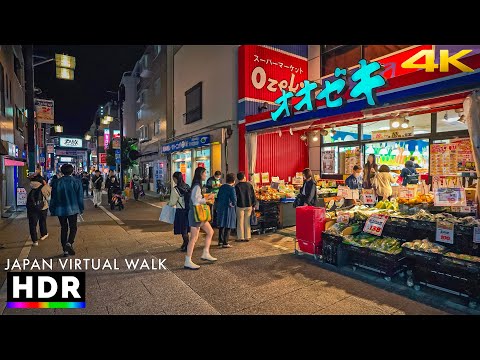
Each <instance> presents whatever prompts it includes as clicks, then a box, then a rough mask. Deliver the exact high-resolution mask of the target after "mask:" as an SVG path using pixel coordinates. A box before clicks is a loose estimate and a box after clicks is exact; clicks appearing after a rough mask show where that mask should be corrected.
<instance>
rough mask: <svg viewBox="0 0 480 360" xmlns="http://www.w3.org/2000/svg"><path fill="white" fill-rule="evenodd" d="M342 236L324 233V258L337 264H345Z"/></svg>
mask: <svg viewBox="0 0 480 360" xmlns="http://www.w3.org/2000/svg"><path fill="white" fill-rule="evenodd" d="M342 241H343V237H342V236H337V235H333V234H329V233H326V232H323V233H322V260H323V262H325V263H327V264H331V265H335V266H343V265H344V261H343V258H344V257H343V256H342V255H343V249H342Z"/></svg>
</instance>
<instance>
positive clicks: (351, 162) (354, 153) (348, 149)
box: [338, 146, 363, 175]
mask: <svg viewBox="0 0 480 360" xmlns="http://www.w3.org/2000/svg"><path fill="white" fill-rule="evenodd" d="M338 162H339V164H338V168H339V173H340V174H344V175H351V174H352V173H353V167H354V166H355V165H359V166H362V160H361V158H360V148H359V147H358V146H341V147H340V148H339V150H338ZM362 167H363V166H362Z"/></svg>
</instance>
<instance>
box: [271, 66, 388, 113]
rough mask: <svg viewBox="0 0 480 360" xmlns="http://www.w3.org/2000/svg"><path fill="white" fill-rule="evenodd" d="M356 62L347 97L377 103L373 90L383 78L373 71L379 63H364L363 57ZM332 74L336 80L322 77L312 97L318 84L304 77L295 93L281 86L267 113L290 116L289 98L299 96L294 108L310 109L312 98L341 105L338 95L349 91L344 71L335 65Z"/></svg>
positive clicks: (371, 103)
mask: <svg viewBox="0 0 480 360" xmlns="http://www.w3.org/2000/svg"><path fill="white" fill-rule="evenodd" d="M358 63H359V65H360V67H359V68H358V69H356V70H355V72H353V74H352V75H351V77H350V79H351V80H352V81H353V82H354V84H355V85H354V86H353V87H352V89H351V90H350V93H349V96H350V97H351V98H353V99H357V98H361V97H365V98H366V99H367V104H368V105H369V106H375V105H378V104H377V99H376V91H377V89H379V88H381V87H383V86H385V85H386V81H385V78H384V77H383V76H382V75H380V74H375V73H376V72H377V71H378V70H380V69H381V65H380V63H378V62H377V61H373V62H370V63H367V61H366V60H365V59H361V60H360V61H359V62H358ZM334 75H335V78H336V80H334V81H332V82H330V81H329V80H325V81H324V84H323V89H321V91H320V92H319V93H318V95H317V96H316V97H314V93H315V92H316V91H317V87H318V84H317V83H315V82H310V81H308V80H304V81H303V87H301V89H300V90H299V91H297V92H296V93H295V94H294V92H293V91H292V90H289V89H288V92H287V91H285V90H284V89H282V96H280V97H279V98H278V99H277V100H275V103H276V104H279V105H280V106H279V107H278V109H276V110H275V111H272V112H271V115H272V120H273V121H277V120H278V119H281V118H282V117H283V116H287V117H288V116H290V115H291V113H290V107H289V103H290V102H291V101H292V100H293V98H300V101H299V102H298V103H297V104H296V105H295V106H294V109H295V110H297V111H302V110H307V111H312V110H313V109H314V106H315V108H316V104H315V99H316V100H325V105H326V107H327V108H339V107H342V106H343V105H345V104H346V101H345V100H344V99H343V98H342V96H343V95H344V94H345V93H347V91H348V90H349V85H348V82H347V80H348V79H347V70H346V69H340V68H336V69H335V73H334Z"/></svg>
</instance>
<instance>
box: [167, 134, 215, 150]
mask: <svg viewBox="0 0 480 360" xmlns="http://www.w3.org/2000/svg"><path fill="white" fill-rule="evenodd" d="M209 144H210V135H204V136H194V137H191V138H188V139H185V140H180V141H175V142H172V143H169V144H165V145H163V146H162V153H164V154H169V153H172V152H176V151H182V150H186V149H194V148H197V147H201V146H206V145H209Z"/></svg>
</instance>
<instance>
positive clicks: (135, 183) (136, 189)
mask: <svg viewBox="0 0 480 360" xmlns="http://www.w3.org/2000/svg"><path fill="white" fill-rule="evenodd" d="M140 180H141V179H140V177H139V176H138V175H137V174H133V178H132V181H131V183H130V189H132V190H133V197H134V198H135V201H138V195H139V194H140Z"/></svg>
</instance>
